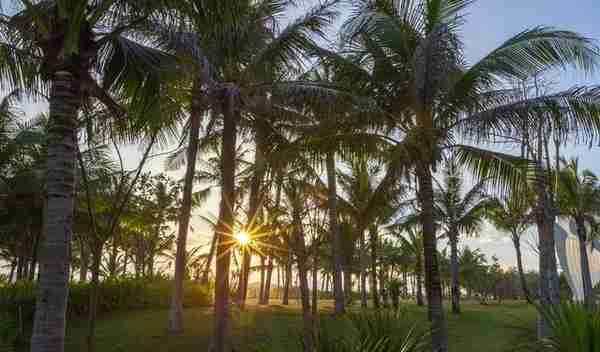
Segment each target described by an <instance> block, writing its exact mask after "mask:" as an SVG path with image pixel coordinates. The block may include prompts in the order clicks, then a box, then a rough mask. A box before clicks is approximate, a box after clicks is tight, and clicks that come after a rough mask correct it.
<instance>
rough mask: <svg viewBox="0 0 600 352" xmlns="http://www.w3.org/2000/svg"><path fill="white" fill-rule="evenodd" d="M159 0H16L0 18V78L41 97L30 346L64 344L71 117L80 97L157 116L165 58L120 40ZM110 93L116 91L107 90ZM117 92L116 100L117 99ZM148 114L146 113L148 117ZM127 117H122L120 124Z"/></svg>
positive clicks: (73, 137) (74, 125)
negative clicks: (44, 119) (43, 119)
mask: <svg viewBox="0 0 600 352" xmlns="http://www.w3.org/2000/svg"><path fill="white" fill-rule="evenodd" d="M162 3H163V2H162V1H156V2H153V3H147V2H144V3H140V2H138V1H129V0H117V1H111V2H107V3H106V4H104V3H103V4H102V5H101V4H99V3H98V2H96V1H89V0H68V1H25V0H23V1H17V2H16V5H17V6H16V7H17V8H16V10H15V11H14V12H11V14H7V13H4V12H3V13H2V21H0V27H1V30H0V32H1V33H2V34H1V39H0V47H1V48H2V50H1V51H0V52H1V54H0V81H1V82H2V84H3V85H6V86H9V87H19V88H22V90H23V91H24V92H27V93H28V94H32V95H34V96H36V97H48V101H49V105H50V108H49V109H50V110H49V128H48V142H47V143H48V159H47V160H48V161H47V180H46V192H47V193H46V194H47V196H46V200H45V210H46V214H48V216H47V218H46V221H44V231H43V232H44V236H45V242H44V249H43V253H45V254H44V255H43V256H42V257H41V258H40V259H41V261H40V264H41V265H40V267H41V272H40V283H39V296H38V302H37V305H36V314H35V319H34V328H33V335H32V338H31V346H32V347H31V350H32V351H42V350H43V351H62V350H63V349H64V332H65V311H66V304H67V290H68V288H67V282H68V272H69V262H68V260H69V255H68V250H69V249H68V244H69V243H70V241H69V239H70V236H71V228H72V212H73V199H74V196H73V195H74V186H75V164H76V162H75V161H76V150H77V148H76V143H77V130H78V127H79V122H78V114H79V112H80V110H81V107H82V106H81V105H82V102H84V101H86V99H88V98H90V99H93V100H96V101H99V102H101V103H102V104H103V105H105V106H106V107H107V108H108V109H109V110H110V111H111V112H112V114H113V115H116V116H122V115H123V111H124V110H125V109H123V107H122V105H121V104H119V103H118V102H121V103H125V104H127V105H129V108H128V109H127V111H128V113H130V114H131V113H142V114H144V113H147V112H149V111H150V110H149V108H151V109H152V110H153V111H154V117H155V118H156V117H157V116H158V115H157V114H156V112H157V111H158V109H159V107H158V105H159V104H158V102H159V99H157V98H158V97H159V95H158V90H159V89H160V84H159V80H160V73H159V70H158V69H157V68H159V67H160V66H161V62H163V61H164V60H163V59H164V58H165V57H164V56H163V55H162V54H161V53H160V52H158V51H156V50H152V49H149V48H146V47H144V46H142V45H140V44H139V43H137V42H135V41H133V40H131V39H129V38H127V37H126V36H125V35H124V33H133V32H135V30H136V25H137V23H138V21H139V20H140V19H142V18H147V17H149V16H153V15H156V14H157V12H156V10H157V9H159V8H160V7H161V6H162ZM111 92H112V93H116V95H115V94H111ZM117 96H118V97H117ZM147 117H149V115H148V116H147ZM125 121H127V119H123V120H122V121H121V122H122V123H126V122H125Z"/></svg>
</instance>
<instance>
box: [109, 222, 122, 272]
mask: <svg viewBox="0 0 600 352" xmlns="http://www.w3.org/2000/svg"><path fill="white" fill-rule="evenodd" d="M117 231H118V230H117ZM117 237H118V233H115V235H114V236H113V240H112V246H111V251H110V257H109V259H108V275H109V276H110V277H116V276H117V274H118V271H119V261H118V259H119V258H118V256H119V241H118V238H117Z"/></svg>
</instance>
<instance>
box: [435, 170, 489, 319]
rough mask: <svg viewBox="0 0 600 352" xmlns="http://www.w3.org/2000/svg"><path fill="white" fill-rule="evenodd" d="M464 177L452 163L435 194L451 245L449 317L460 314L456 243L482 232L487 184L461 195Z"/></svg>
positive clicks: (480, 184) (440, 218)
mask: <svg viewBox="0 0 600 352" xmlns="http://www.w3.org/2000/svg"><path fill="white" fill-rule="evenodd" d="M463 177H464V175H463V173H462V172H460V170H459V169H458V165H457V164H456V163H455V162H454V161H453V160H452V159H451V160H449V161H448V162H447V165H446V167H445V169H444V179H443V182H442V185H440V189H438V190H436V192H435V196H434V198H435V200H436V206H437V208H436V210H437V212H438V215H437V216H438V217H439V219H438V221H439V222H440V224H441V227H442V231H443V235H444V236H445V237H446V238H448V240H449V242H450V280H451V291H452V313H454V314H460V282H459V268H458V241H459V237H460V236H461V235H467V236H469V235H475V234H476V233H477V232H478V231H479V230H480V228H481V225H482V222H483V218H484V215H485V210H486V206H487V202H486V200H487V197H486V195H485V187H486V180H483V181H480V182H478V183H476V184H475V185H474V186H473V187H472V188H471V189H469V190H468V191H466V193H465V194H464V195H463V192H465V190H464V186H463Z"/></svg>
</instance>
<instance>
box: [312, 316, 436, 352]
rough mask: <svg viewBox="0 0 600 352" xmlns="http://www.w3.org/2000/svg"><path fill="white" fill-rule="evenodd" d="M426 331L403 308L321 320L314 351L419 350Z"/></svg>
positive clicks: (383, 351) (423, 348) (385, 351)
mask: <svg viewBox="0 0 600 352" xmlns="http://www.w3.org/2000/svg"><path fill="white" fill-rule="evenodd" d="M426 337H427V333H426V332H425V330H423V329H421V328H420V327H419V323H418V322H415V321H414V320H413V319H411V318H409V317H408V316H407V312H406V310H378V311H374V312H366V313H357V314H348V315H347V316H346V317H345V318H339V319H332V320H325V321H323V322H322V324H321V326H320V329H319V331H318V332H317V348H316V351H317V352H388V351H389V352H391V351H403V352H419V351H426V350H427V349H428V341H427V339H426Z"/></svg>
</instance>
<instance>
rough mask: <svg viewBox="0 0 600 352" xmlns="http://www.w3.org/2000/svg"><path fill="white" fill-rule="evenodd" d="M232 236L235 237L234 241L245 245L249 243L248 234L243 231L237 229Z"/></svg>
mask: <svg viewBox="0 0 600 352" xmlns="http://www.w3.org/2000/svg"><path fill="white" fill-rule="evenodd" d="M233 237H234V238H235V240H236V242H237V243H238V244H240V245H242V246H246V245H248V244H250V241H251V239H250V235H249V234H247V233H246V232H244V231H238V232H236V233H235V234H234V235H233Z"/></svg>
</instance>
